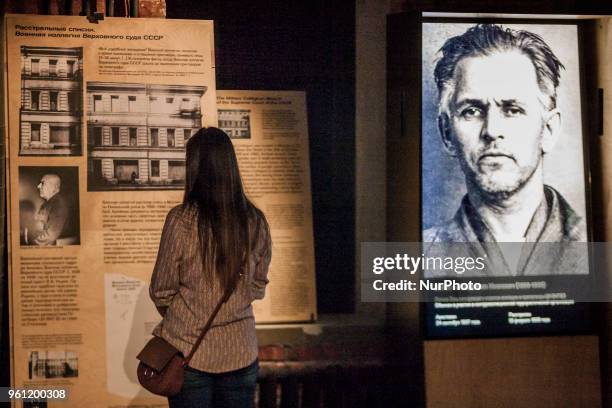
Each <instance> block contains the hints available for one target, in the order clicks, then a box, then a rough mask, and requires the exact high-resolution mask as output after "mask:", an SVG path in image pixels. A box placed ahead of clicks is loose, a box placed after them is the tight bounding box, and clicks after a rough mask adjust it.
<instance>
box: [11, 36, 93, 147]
mask: <svg viewBox="0 0 612 408" xmlns="http://www.w3.org/2000/svg"><path fill="white" fill-rule="evenodd" d="M21 60H22V62H21V107H20V122H21V123H20V135H19V136H20V138H19V140H20V146H19V155H21V156H80V155H81V154H82V145H83V143H82V134H81V133H82V128H83V119H82V118H83V106H82V105H83V102H82V100H83V68H82V67H83V48H82V47H74V48H63V47H35V46H22V47H21Z"/></svg>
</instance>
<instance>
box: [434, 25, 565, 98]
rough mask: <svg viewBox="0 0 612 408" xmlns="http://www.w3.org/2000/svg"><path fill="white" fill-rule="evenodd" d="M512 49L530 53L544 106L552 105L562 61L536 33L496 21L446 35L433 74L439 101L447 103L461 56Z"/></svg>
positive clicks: (487, 53) (528, 54) (485, 54)
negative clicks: (460, 32) (457, 33)
mask: <svg viewBox="0 0 612 408" xmlns="http://www.w3.org/2000/svg"><path fill="white" fill-rule="evenodd" d="M513 50H517V51H520V52H522V53H523V54H525V55H526V56H527V57H529V59H530V60H531V62H532V63H533V66H534V68H535V71H536V76H537V81H538V85H539V87H540V91H541V92H542V93H543V94H544V95H545V96H546V97H547V98H548V103H547V105H548V106H546V107H547V108H548V109H554V108H555V107H556V105H557V87H558V86H559V78H560V76H561V75H560V70H561V68H565V67H564V66H563V64H562V63H561V61H559V59H558V58H557V57H556V56H555V54H554V53H553V52H552V50H551V49H550V47H549V46H548V45H547V44H546V43H545V42H544V40H543V39H542V37H540V36H539V35H537V34H534V33H532V32H529V31H525V30H513V29H511V28H503V27H501V26H499V25H495V24H478V25H476V26H474V27H471V28H470V29H468V30H467V31H466V32H465V33H464V34H462V35H458V36H456V37H452V38H450V39H448V40H447V41H446V42H445V43H444V45H443V46H442V48H440V50H439V53H440V54H441V57H440V59H439V60H438V62H437V63H436V67H435V70H434V78H435V81H436V85H437V86H438V92H439V95H440V103H441V105H444V106H446V105H447V103H448V100H446V98H448V96H449V95H448V94H449V93H450V92H449V91H450V90H452V89H453V86H454V84H453V76H454V72H455V67H456V66H457V63H459V61H460V60H461V59H463V58H466V57H473V56H487V55H492V54H494V53H496V52H506V51H513Z"/></svg>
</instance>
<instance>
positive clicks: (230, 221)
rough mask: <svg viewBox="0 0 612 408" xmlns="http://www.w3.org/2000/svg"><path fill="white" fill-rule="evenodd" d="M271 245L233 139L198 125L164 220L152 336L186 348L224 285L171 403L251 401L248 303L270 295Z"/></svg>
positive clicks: (252, 343) (253, 357)
mask: <svg viewBox="0 0 612 408" xmlns="http://www.w3.org/2000/svg"><path fill="white" fill-rule="evenodd" d="M271 249H272V243H271V241H270V231H269V227H268V223H267V222H266V218H265V217H264V215H263V213H262V212H261V211H260V210H259V209H257V207H255V206H254V205H253V204H252V203H251V202H250V201H249V200H248V199H247V197H246V196H245V194H244V190H243V187H242V182H241V180H240V172H239V170H238V162H237V160H236V154H235V152H234V148H233V147H232V143H231V141H230V139H229V137H228V136H227V135H226V134H225V133H224V132H223V131H221V130H219V129H216V128H206V129H200V130H199V131H198V132H197V133H196V134H195V135H194V136H192V137H191V138H190V139H189V142H188V143H187V163H186V182H185V195H184V199H183V204H181V205H179V206H177V207H174V208H173V209H172V210H170V212H169V213H168V215H167V217H166V223H165V225H164V229H163V232H162V236H161V241H160V246H159V252H158V255H157V262H156V263H155V269H154V270H153V276H152V278H151V286H150V295H151V299H152V300H153V302H154V303H155V306H157V309H158V310H159V312H160V313H161V315H162V316H163V320H162V322H161V323H160V324H159V325H158V326H157V327H156V328H155V330H154V331H153V334H154V335H156V336H160V337H163V338H164V339H165V340H166V341H168V342H169V343H171V344H172V345H173V346H175V347H176V348H177V349H178V350H180V351H182V352H183V355H187V354H188V353H189V352H190V350H191V348H192V346H193V344H194V343H195V342H196V339H197V338H198V336H199V335H200V333H201V331H202V328H203V326H204V324H205V323H206V320H207V319H208V317H209V316H210V314H211V312H212V311H213V309H214V307H215V306H216V305H217V303H218V302H219V300H220V299H221V298H222V297H223V295H224V293H226V291H227V290H232V288H235V289H233V293H232V295H231V297H230V298H229V300H228V301H227V302H226V303H224V304H223V306H222V307H221V309H220V311H219V313H218V315H217V316H216V318H215V319H214V321H213V324H212V327H211V329H210V330H209V332H208V333H207V334H206V336H205V337H204V341H203V342H202V344H201V345H200V346H199V348H198V349H197V350H196V352H195V354H194V356H193V358H192V359H191V361H190V363H189V366H188V367H186V368H185V381H184V384H183V387H182V389H181V391H180V393H179V394H178V395H176V396H173V397H170V398H169V403H170V408H184V407H190V408H191V407H198V408H199V407H213V406H214V407H252V406H253V397H254V392H255V385H256V380H257V369H258V361H257V351H258V348H257V338H256V336H255V320H254V318H253V309H252V307H251V302H253V300H255V299H261V298H263V297H264V293H265V287H266V284H267V283H268V279H267V273H268V266H269V264H270V258H271Z"/></svg>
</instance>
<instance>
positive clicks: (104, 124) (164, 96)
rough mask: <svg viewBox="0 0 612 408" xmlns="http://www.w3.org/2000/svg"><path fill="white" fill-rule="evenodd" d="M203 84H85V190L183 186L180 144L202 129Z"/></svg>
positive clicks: (183, 147) (181, 148)
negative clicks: (86, 152)
mask: <svg viewBox="0 0 612 408" xmlns="http://www.w3.org/2000/svg"><path fill="white" fill-rule="evenodd" d="M205 92H206V87H205V86H195V85H157V84H144V83H124V82H88V83H87V106H88V108H87V112H88V121H87V146H88V149H87V151H88V154H87V155H88V156H87V190H88V191H117V190H167V189H174V190H178V189H182V188H183V185H184V184H185V144H186V143H187V141H188V140H189V138H190V137H191V136H192V135H193V134H195V132H197V131H198V129H200V128H201V127H202V112H201V109H202V107H201V100H202V97H203V96H204V94H205Z"/></svg>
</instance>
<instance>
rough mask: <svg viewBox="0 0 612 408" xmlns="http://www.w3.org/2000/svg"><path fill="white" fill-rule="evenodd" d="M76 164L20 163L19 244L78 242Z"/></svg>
mask: <svg viewBox="0 0 612 408" xmlns="http://www.w3.org/2000/svg"><path fill="white" fill-rule="evenodd" d="M79 224H80V223H79V175H78V167H51V166H48V167H38V166H20V167H19V236H20V244H21V245H22V246H50V245H56V246H64V245H79V244H80V241H81V239H80V225H79Z"/></svg>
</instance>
